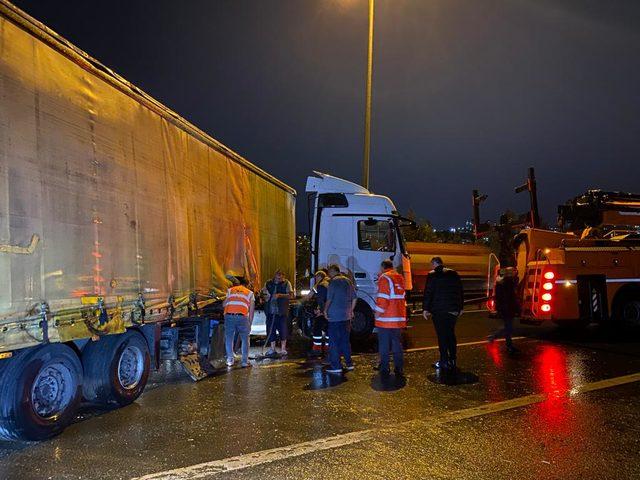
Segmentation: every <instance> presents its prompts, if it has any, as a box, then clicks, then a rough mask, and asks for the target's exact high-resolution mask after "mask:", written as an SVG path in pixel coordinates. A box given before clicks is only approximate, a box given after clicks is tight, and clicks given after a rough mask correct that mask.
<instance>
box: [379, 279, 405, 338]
mask: <svg viewBox="0 0 640 480" xmlns="http://www.w3.org/2000/svg"><path fill="white" fill-rule="evenodd" d="M406 309H407V307H406V303H405V298H404V278H403V277H402V276H401V275H400V274H399V273H397V272H396V271H394V270H388V271H386V272H384V273H383V274H382V275H380V278H379V279H378V294H377V296H376V306H375V314H376V321H375V325H376V327H378V328H404V327H406V324H407V320H406Z"/></svg>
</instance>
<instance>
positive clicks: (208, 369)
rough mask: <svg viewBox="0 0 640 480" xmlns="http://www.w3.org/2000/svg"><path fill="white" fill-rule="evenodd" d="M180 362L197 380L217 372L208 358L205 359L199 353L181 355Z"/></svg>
mask: <svg viewBox="0 0 640 480" xmlns="http://www.w3.org/2000/svg"><path fill="white" fill-rule="evenodd" d="M178 360H179V361H180V364H181V365H182V367H183V368H184V371H185V372H186V373H187V375H189V376H190V377H191V379H192V380H193V381H195V382H197V381H198V380H202V379H203V378H207V377H208V376H209V375H212V374H214V373H215V371H216V369H215V368H214V367H213V366H212V365H211V364H209V362H207V361H206V360H203V359H202V358H201V357H200V355H198V354H197V353H190V354H188V355H180V357H179V358H178Z"/></svg>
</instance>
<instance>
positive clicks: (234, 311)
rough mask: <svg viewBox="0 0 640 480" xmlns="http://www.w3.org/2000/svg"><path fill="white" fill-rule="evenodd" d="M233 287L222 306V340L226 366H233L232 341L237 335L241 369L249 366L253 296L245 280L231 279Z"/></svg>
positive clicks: (253, 306)
mask: <svg viewBox="0 0 640 480" xmlns="http://www.w3.org/2000/svg"><path fill="white" fill-rule="evenodd" d="M233 284H234V285H233V286H232V287H231V288H230V289H228V290H227V298H226V299H225V301H224V303H223V305H224V340H225V350H226V353H227V366H229V367H231V366H233V362H234V355H233V339H234V336H235V334H236V333H237V334H238V336H239V337H240V341H241V342H242V360H241V362H242V363H241V366H242V368H245V367H248V366H250V364H249V333H250V332H251V323H252V322H253V312H254V308H255V295H254V294H253V292H252V291H251V290H249V289H248V288H247V285H248V281H247V280H246V279H245V278H241V279H239V280H238V279H236V278H234V279H233Z"/></svg>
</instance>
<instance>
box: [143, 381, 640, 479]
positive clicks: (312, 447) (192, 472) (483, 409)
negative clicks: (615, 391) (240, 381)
mask: <svg viewBox="0 0 640 480" xmlns="http://www.w3.org/2000/svg"><path fill="white" fill-rule="evenodd" d="M638 381H640V373H633V374H630V375H624V376H621V377H614V378H609V379H605V380H599V381H596V382H591V383H586V384H584V385H578V386H577V387H574V388H572V389H571V390H567V391H566V392H565V394H566V395H567V396H573V395H577V394H579V393H584V392H592V391H595V390H603V389H606V388H612V387H616V386H620V385H626V384H629V383H634V382H638ZM546 399H547V396H546V395H545V394H542V393H537V394H533V395H526V396H524V397H517V398H513V399H510V400H505V401H503V402H494V403H488V404H485V405H480V406H478V407H472V408H465V409H462V410H456V411H454V412H446V413H443V414H440V415H434V416H431V417H427V418H421V419H416V420H409V421H407V422H403V423H400V424H396V425H395V426H393V427H383V428H377V429H369V430H359V431H356V432H350V433H345V434H342V435H335V436H333V437H327V438H321V439H318V440H311V441H309V442H303V443H297V444H294V445H288V446H286V447H279V448H272V449H270V450H262V451H259V452H254V453H247V454H244V455H238V456H235V457H230V458H225V459H222V460H214V461H212V462H206V463H200V464H197V465H192V466H189V467H183V468H176V469H174V470H167V471H165V472H159V473H152V474H149V475H145V476H143V477H137V478H135V479H132V480H197V479H202V478H208V477H213V476H216V475H219V474H221V473H226V472H231V471H234V470H244V469H247V468H252V467H255V466H258V465H262V464H265V463H270V462H275V461H278V460H284V459H288V458H293V457H299V456H301V455H306V454H309V453H314V452H319V451H322V450H330V449H333V448H339V447H343V446H345V445H352V444H355V443H360V442H363V441H365V440H371V439H373V438H374V434H375V433H380V432H398V431H399V430H407V429H410V428H414V427H416V426H426V427H429V426H434V425H442V424H446V423H452V422H457V421H460V420H466V419H469V418H474V417H480V416H483V415H489V414H492V413H497V412H504V411H506V410H513V409H516V408H521V407H526V406H528V405H533V404H535V403H541V402H544V401H545V400H546Z"/></svg>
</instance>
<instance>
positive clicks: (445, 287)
mask: <svg viewBox="0 0 640 480" xmlns="http://www.w3.org/2000/svg"><path fill="white" fill-rule="evenodd" d="M431 266H432V267H433V270H432V271H431V272H429V275H427V283H426V285H425V289H424V299H423V302H422V310H423V312H422V315H423V316H424V318H425V319H428V318H429V315H432V316H433V325H434V327H435V329H436V334H437V335H438V348H439V350H440V360H439V361H437V362H435V363H434V364H433V366H434V367H435V368H437V369H448V370H455V368H456V343H457V341H456V333H455V327H456V320H457V319H458V317H459V316H460V315H461V314H462V310H463V308H464V296H463V293H464V292H463V289H462V281H461V280H460V276H459V275H458V272H456V271H455V270H452V269H450V268H445V267H444V265H443V264H442V259H441V258H440V257H433V258H432V259H431Z"/></svg>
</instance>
